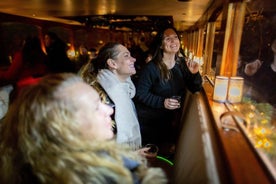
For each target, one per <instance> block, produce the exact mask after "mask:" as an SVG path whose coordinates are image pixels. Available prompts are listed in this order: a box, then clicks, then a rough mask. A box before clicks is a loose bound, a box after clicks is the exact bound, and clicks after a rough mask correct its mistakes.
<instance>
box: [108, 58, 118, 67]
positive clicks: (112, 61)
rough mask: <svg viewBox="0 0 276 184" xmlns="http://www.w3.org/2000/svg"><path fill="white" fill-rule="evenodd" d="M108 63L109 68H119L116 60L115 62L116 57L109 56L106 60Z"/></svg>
mask: <svg viewBox="0 0 276 184" xmlns="http://www.w3.org/2000/svg"><path fill="white" fill-rule="evenodd" d="M106 63H107V65H108V67H109V68H111V69H117V64H116V62H115V60H114V59H111V58H109V59H108V60H107V61H106Z"/></svg>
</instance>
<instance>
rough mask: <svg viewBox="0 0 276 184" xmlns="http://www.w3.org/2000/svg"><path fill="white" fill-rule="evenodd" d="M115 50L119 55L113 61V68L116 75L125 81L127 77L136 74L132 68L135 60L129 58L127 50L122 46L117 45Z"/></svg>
mask: <svg viewBox="0 0 276 184" xmlns="http://www.w3.org/2000/svg"><path fill="white" fill-rule="evenodd" d="M117 50H118V52H119V54H118V55H117V57H116V58H115V59H114V61H115V63H114V64H115V65H114V68H115V69H116V74H117V75H118V76H119V77H120V78H121V79H126V78H127V77H129V76H131V75H133V74H135V73H136V69H135V66H134V63H135V61H136V59H135V58H134V57H132V56H131V54H130V52H129V50H128V49H127V48H126V47H125V46H123V45H119V46H118V47H117Z"/></svg>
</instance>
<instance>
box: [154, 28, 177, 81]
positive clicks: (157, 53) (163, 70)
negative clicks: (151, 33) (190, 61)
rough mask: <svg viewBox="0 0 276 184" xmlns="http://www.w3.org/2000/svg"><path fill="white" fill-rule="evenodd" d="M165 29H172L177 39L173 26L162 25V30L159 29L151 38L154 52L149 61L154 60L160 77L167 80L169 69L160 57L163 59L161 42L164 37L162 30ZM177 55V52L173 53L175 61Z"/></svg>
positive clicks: (169, 74)
mask: <svg viewBox="0 0 276 184" xmlns="http://www.w3.org/2000/svg"><path fill="white" fill-rule="evenodd" d="M167 29H172V30H174V31H175V33H176V35H177V37H178V39H179V35H178V32H177V30H176V29H175V28H174V27H173V26H167V27H164V28H163V29H162V30H160V31H159V32H158V33H157V35H156V36H155V38H154V40H153V43H152V45H153V47H154V52H153V56H152V60H151V62H154V63H155V64H156V65H157V67H158V68H159V70H160V74H161V78H162V79H163V80H168V79H170V77H171V73H170V70H169V69H168V68H167V66H166V65H165V63H164V62H163V61H162V59H163V49H162V43H163V39H164V32H165V31H166V30H167ZM179 40H180V39H179ZM180 47H181V46H180ZM178 57H179V56H178V53H177V54H176V55H175V60H176V61H178V60H180V59H179V58H178Z"/></svg>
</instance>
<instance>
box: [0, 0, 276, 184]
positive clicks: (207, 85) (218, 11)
mask: <svg viewBox="0 0 276 184" xmlns="http://www.w3.org/2000/svg"><path fill="white" fill-rule="evenodd" d="M165 25H173V26H174V27H175V28H176V29H177V31H178V32H179V35H180V39H181V44H182V49H183V51H184V53H185V56H186V57H187V58H193V59H195V60H197V62H198V63H199V64H200V66H201V69H200V72H201V75H202V78H203V87H204V89H203V90H202V91H201V92H199V93H196V94H192V93H187V96H186V98H185V99H186V100H185V101H183V102H181V103H182V106H183V107H182V113H181V116H180V119H179V121H180V125H179V127H180V128H179V129H180V132H179V138H178V141H177V144H176V150H175V154H174V155H173V157H171V155H170V156H169V157H167V155H159V157H158V158H159V159H158V160H151V161H150V163H151V164H152V165H154V166H160V167H162V168H163V169H164V170H165V171H166V173H167V175H168V177H169V180H170V183H176V184H183V183H210V184H220V183H223V184H225V183H229V184H232V183H234V184H239V183H241V184H244V183H251V184H255V183H256V184H259V183H262V184H265V183H268V184H269V183H276V154H275V153H276V131H275V126H276V110H275V107H276V105H275V104H276V102H275V99H276V98H275V96H276V95H274V99H273V100H272V101H261V102H260V101H258V100H254V99H255V98H256V99H260V97H262V96H264V93H263V94H258V95H259V96H258V97H256V96H257V95H256V93H254V92H252V88H251V86H247V85H248V83H246V79H243V78H242V80H245V82H244V83H242V87H241V88H240V86H239V84H236V83H235V84H236V86H235V87H236V88H237V89H236V88H235V89H236V91H235V92H236V93H237V90H238V91H239V90H241V89H242V90H241V95H240V96H234V97H233V98H231V94H230V93H229V91H230V80H231V79H233V80H234V79H237V78H235V77H240V68H241V67H240V65H241V61H240V57H241V56H242V57H243V58H246V59H247V62H246V63H245V64H247V63H250V62H252V61H253V60H254V59H256V58H258V59H259V58H260V56H261V55H262V53H261V52H263V50H264V49H267V50H270V47H271V45H272V42H271V38H272V37H273V36H274V35H275V33H276V3H275V0H161V1H156V0H131V1H130V0H59V1H57V0H28V1H27V0H26V1H22V0H8V1H0V67H1V70H5V69H6V68H7V67H8V66H9V65H10V64H11V63H10V62H11V55H10V50H12V48H11V47H12V45H13V44H14V43H15V41H16V39H22V38H25V37H26V36H27V35H38V36H39V37H40V38H41V40H43V35H44V33H46V32H47V31H53V32H56V33H57V34H58V35H59V36H60V37H61V38H62V39H63V40H64V41H65V42H66V43H67V45H68V57H70V59H72V61H74V62H78V61H77V59H76V58H77V57H78V55H79V51H78V48H79V47H80V46H81V45H85V46H86V47H87V48H95V49H99V48H100V47H101V46H102V45H103V44H104V43H106V42H108V41H119V42H121V43H124V44H127V43H128V42H129V40H130V39H132V40H134V41H135V42H137V43H139V41H140V38H141V37H144V38H145V39H146V40H147V41H148V42H150V41H151V40H152V39H153V37H154V36H155V35H156V32H157V31H158V30H159V29H160V28H161V27H162V26H165ZM42 47H43V44H42ZM252 58H254V59H252ZM274 60H275V61H276V59H274ZM275 64H276V63H275ZM79 67H80V66H79ZM274 72H276V71H274ZM218 76H221V77H225V78H223V79H226V80H227V83H226V84H225V85H226V86H223V80H221V81H219V79H222V78H219V77H218ZM228 81H229V83H228ZM219 82H220V83H219ZM253 83H254V82H253ZM218 85H221V86H218ZM216 86H218V87H221V88H220V89H224V90H220V91H219V93H218V94H216V92H217V91H216V90H215V89H216ZM237 86H239V87H237ZM273 86H276V85H275V83H274V84H270V90H272V93H271V94H272V95H270V96H273V94H275V91H276V89H275V87H273ZM2 89H4V88H2ZM273 90H274V93H273ZM222 91H224V92H222ZM222 93H223V95H224V96H223V95H222ZM236 93H235V94H236ZM221 95H222V96H221ZM239 97H240V98H242V100H241V99H239ZM251 97H252V98H251ZM237 99H238V100H237ZM252 99H253V100H252ZM235 100H236V101H235ZM6 103H8V102H6ZM4 111H7V109H4V110H3V113H2V114H3V116H4ZM0 114H1V113H0ZM2 114H1V115H2ZM3 116H1V118H2V117H3ZM226 120H227V121H226ZM225 122H226V123H225ZM229 122H230V123H229ZM244 122H246V123H244ZM264 122H265V123H264ZM264 124H265V125H264ZM245 125H246V126H245ZM253 125H254V126H253Z"/></svg>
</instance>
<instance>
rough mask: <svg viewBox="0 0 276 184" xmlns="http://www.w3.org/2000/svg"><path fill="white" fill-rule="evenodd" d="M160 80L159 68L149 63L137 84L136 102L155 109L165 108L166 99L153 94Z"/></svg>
mask: <svg viewBox="0 0 276 184" xmlns="http://www.w3.org/2000/svg"><path fill="white" fill-rule="evenodd" d="M158 80H160V73H159V72H158V70H157V68H156V67H155V66H154V65H153V64H152V63H149V64H147V65H146V67H145V68H144V70H143V71H142V72H141V74H140V76H139V79H138V82H137V84H136V96H135V101H136V102H138V103H143V104H145V105H147V106H150V107H154V108H164V100H165V98H164V97H162V96H158V95H155V94H154V93H152V88H153V86H154V83H155V82H156V81H158Z"/></svg>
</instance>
